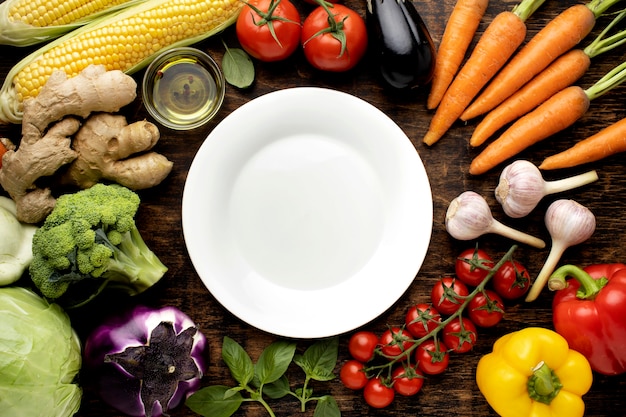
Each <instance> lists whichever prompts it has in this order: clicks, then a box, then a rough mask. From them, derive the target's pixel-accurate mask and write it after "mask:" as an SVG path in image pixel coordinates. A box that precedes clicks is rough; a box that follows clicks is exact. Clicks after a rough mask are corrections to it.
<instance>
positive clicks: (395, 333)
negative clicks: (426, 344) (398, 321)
mask: <svg viewBox="0 0 626 417" xmlns="http://www.w3.org/2000/svg"><path fill="white" fill-rule="evenodd" d="M413 343H414V341H413V336H412V335H411V333H409V332H408V330H405V329H401V328H400V327H390V328H389V329H387V330H385V332H384V333H383V335H382V336H381V337H380V345H381V350H382V352H383V354H384V355H386V356H390V357H396V356H400V355H401V354H402V353H404V352H406V351H407V350H408V349H409V348H410V347H411V346H413Z"/></svg>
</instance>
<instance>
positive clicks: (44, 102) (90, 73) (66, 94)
mask: <svg viewBox="0 0 626 417" xmlns="http://www.w3.org/2000/svg"><path fill="white" fill-rule="evenodd" d="M136 96H137V83H136V82H135V80H134V79H133V78H132V77H130V76H128V75H126V74H124V73H123V72H122V71H106V68H105V67H104V66H102V65H100V66H95V65H92V66H89V67H87V68H85V69H84V70H83V71H82V72H81V73H80V74H79V75H77V76H76V77H72V78H69V79H68V78H67V76H66V74H65V73H64V72H61V71H57V72H55V73H53V74H52V75H51V76H50V78H49V79H48V81H47V82H46V84H45V85H44V87H43V88H42V89H41V92H40V93H39V95H38V96H37V97H35V98H32V99H28V100H25V101H24V103H23V106H24V113H23V114H24V116H23V119H22V139H21V141H20V143H19V146H18V148H17V149H16V150H9V151H7V152H6V153H5V154H4V157H3V159H2V169H0V185H1V186H2V187H3V188H4V189H5V191H6V192H7V193H9V195H10V197H11V198H12V199H13V201H15V204H16V210H17V218H18V219H19V220H20V221H21V222H24V223H39V222H40V221H42V220H43V219H45V217H46V216H47V215H48V214H49V213H50V211H52V208H53V207H54V205H55V203H56V199H55V197H54V196H53V195H52V192H51V190H50V189H49V188H47V187H44V188H40V187H39V186H38V185H37V184H36V181H37V180H38V179H39V178H41V177H47V176H51V175H53V174H54V173H55V172H56V171H57V170H58V169H59V168H60V167H62V166H64V165H66V164H68V163H70V162H72V161H73V160H74V159H76V157H77V153H76V152H75V151H74V150H73V149H72V148H71V142H72V140H71V136H72V135H73V134H74V133H76V132H77V131H78V129H79V127H80V121H79V120H77V119H75V118H65V119H64V117H65V116H79V117H82V118H85V117H87V116H88V115H89V114H91V113H92V112H100V111H105V112H113V111H118V110H119V109H121V108H122V107H123V106H125V105H127V104H129V103H130V102H132V101H133V100H134V99H135V97H136ZM53 123H55V124H53ZM51 124H53V125H52V126H50V125H51Z"/></svg>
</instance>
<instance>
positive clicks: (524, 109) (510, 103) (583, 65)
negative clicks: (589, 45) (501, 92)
mask: <svg viewBox="0 0 626 417" xmlns="http://www.w3.org/2000/svg"><path fill="white" fill-rule="evenodd" d="M590 62H591V60H590V59H589V57H588V56H587V54H585V53H584V52H583V51H582V50H580V49H575V50H573V51H570V52H568V53H566V54H565V55H563V56H562V57H560V58H559V59H558V60H556V61H555V62H554V63H553V64H552V65H550V66H549V67H548V68H546V69H545V70H544V71H542V72H541V73H540V74H539V75H537V76H536V77H535V78H533V79H532V80H531V82H529V83H528V84H526V85H525V86H524V87H523V88H522V89H521V90H519V91H518V92H517V93H515V94H513V95H512V96H511V97H509V98H508V99H506V100H505V101H504V102H503V103H502V104H500V105H499V106H498V107H496V108H495V109H493V110H491V111H490V112H489V113H488V114H487V115H486V116H485V118H484V119H483V120H481V121H480V123H479V124H478V125H477V126H476V128H475V129H474V132H472V137H471V138H470V145H471V146H474V147H476V146H480V145H482V144H483V143H484V142H485V141H486V140H487V139H489V138H490V137H491V135H493V134H494V133H496V132H497V131H498V130H499V129H500V128H502V127H504V126H505V125H506V124H508V123H509V122H512V121H513V120H515V119H517V118H518V117H521V116H523V115H524V114H526V113H528V112H529V111H531V110H533V109H534V108H535V107H537V106H538V105H539V104H541V103H542V102H544V101H545V100H547V99H549V98H550V97H552V96H553V95H554V94H556V93H558V92H559V91H561V90H563V89H564V88H566V87H569V86H571V85H572V84H573V83H574V82H576V80H578V79H579V78H580V77H581V76H582V75H583V74H584V73H585V72H586V71H587V69H588V68H589V64H590Z"/></svg>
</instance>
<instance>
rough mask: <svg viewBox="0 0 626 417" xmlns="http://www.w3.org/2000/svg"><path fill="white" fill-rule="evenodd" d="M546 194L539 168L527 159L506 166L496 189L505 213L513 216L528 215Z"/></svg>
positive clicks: (498, 199) (497, 198)
mask: <svg viewBox="0 0 626 417" xmlns="http://www.w3.org/2000/svg"><path fill="white" fill-rule="evenodd" d="M544 195H545V194H544V180H543V177H542V176H541V172H540V171H539V168H537V167H536V166H535V165H534V164H533V163H532V162H529V161H525V160H518V161H515V162H513V163H512V164H510V165H508V166H507V167H505V168H504V169H503V170H502V173H501V174H500V181H499V182H498V186H497V187H496V189H495V196H496V200H497V201H498V203H500V204H501V205H502V209H503V210H504V213H505V214H506V215H507V216H509V217H512V218H520V217H524V216H526V215H528V214H529V213H530V212H531V211H533V209H534V208H535V207H537V204H538V203H539V201H541V199H542V198H543V197H544Z"/></svg>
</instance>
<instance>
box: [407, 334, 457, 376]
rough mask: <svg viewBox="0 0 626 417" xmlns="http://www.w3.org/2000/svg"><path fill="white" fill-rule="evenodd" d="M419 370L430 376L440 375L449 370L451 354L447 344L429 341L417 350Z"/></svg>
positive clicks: (416, 357) (421, 344)
mask: <svg viewBox="0 0 626 417" xmlns="http://www.w3.org/2000/svg"><path fill="white" fill-rule="evenodd" d="M415 360H416V361H417V368H418V369H419V370H420V371H422V372H423V373H425V374H428V375H438V374H440V373H443V372H444V371H445V370H446V369H448V365H449V364H450V354H449V353H448V348H447V347H446V345H445V343H443V342H441V341H437V342H435V340H434V339H428V340H425V341H424V342H422V343H420V345H419V346H418V347H417V349H415Z"/></svg>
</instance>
